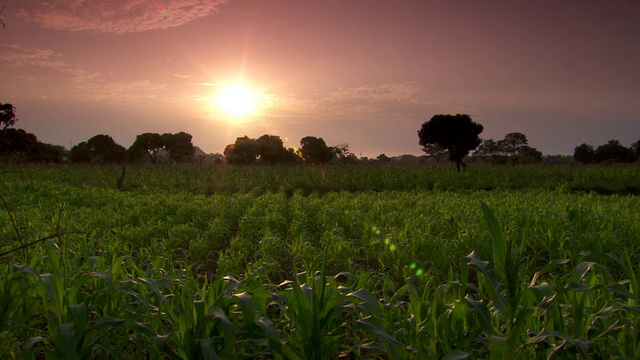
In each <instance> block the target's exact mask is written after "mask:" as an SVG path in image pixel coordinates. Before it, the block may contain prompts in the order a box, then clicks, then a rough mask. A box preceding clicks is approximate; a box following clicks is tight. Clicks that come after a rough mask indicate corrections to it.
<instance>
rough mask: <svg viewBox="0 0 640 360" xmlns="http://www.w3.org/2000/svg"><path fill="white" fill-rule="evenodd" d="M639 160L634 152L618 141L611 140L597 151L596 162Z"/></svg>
mask: <svg viewBox="0 0 640 360" xmlns="http://www.w3.org/2000/svg"><path fill="white" fill-rule="evenodd" d="M636 160H637V157H636V155H635V154H634V152H633V150H631V149H629V148H626V147H624V146H622V144H620V141H618V140H610V141H609V142H608V143H606V144H604V145H600V146H598V148H597V149H596V162H604V161H607V162H625V163H629V162H634V161H636Z"/></svg>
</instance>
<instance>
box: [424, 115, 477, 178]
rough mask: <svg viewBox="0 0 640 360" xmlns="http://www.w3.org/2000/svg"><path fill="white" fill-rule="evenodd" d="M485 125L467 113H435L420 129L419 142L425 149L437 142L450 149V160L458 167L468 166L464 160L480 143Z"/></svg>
mask: <svg viewBox="0 0 640 360" xmlns="http://www.w3.org/2000/svg"><path fill="white" fill-rule="evenodd" d="M482 130H483V126H482V125H480V124H478V123H475V122H473V121H472V120H471V117H470V116H469V115H466V114H457V115H434V116H433V117H432V118H431V120H429V121H427V122H425V123H424V124H422V128H421V129H420V130H418V138H419V139H420V141H419V144H420V146H422V148H423V150H424V149H426V146H427V145H428V144H437V145H439V146H441V147H442V148H444V149H447V150H448V151H449V160H450V161H452V162H454V163H455V164H456V168H457V169H458V171H460V169H461V168H466V165H465V164H464V162H463V161H462V160H463V159H464V157H465V156H467V155H469V151H471V150H473V149H475V148H477V147H478V145H480V142H481V140H480V138H479V137H478V135H480V133H481V132H482Z"/></svg>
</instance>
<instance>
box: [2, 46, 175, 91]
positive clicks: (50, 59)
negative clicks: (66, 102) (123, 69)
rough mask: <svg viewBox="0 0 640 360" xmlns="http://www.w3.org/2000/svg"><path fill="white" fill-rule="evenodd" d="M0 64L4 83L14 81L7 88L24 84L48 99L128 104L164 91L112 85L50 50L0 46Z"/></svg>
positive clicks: (140, 84) (150, 85)
mask: <svg viewBox="0 0 640 360" xmlns="http://www.w3.org/2000/svg"><path fill="white" fill-rule="evenodd" d="M0 61H1V62H2V63H3V64H4V66H3V67H2V68H0V78H2V79H3V80H4V81H5V82H11V81H14V80H15V79H17V82H16V84H15V85H14V86H9V88H12V87H14V88H15V87H19V86H21V85H22V84H21V83H24V82H25V81H27V82H29V83H31V84H32V85H33V86H32V90H31V91H30V93H31V94H32V95H36V96H46V97H47V98H50V97H60V98H68V97H69V96H71V97H72V98H74V99H77V100H101V101H113V102H129V101H132V100H140V99H150V98H156V97H157V96H158V94H159V92H160V91H162V90H165V89H166V88H167V85H165V84H161V83H156V82H153V81H149V80H132V81H113V80H111V76H109V75H108V74H104V73H102V72H95V71H88V70H86V69H85V68H83V67H81V66H78V65H70V64H68V63H67V62H65V61H64V56H63V55H62V54H60V53H58V52H56V51H53V50H51V49H39V48H35V47H23V46H20V45H17V44H8V45H6V44H1V45H0ZM51 70H54V71H51ZM36 83H37V84H38V85H34V84H36Z"/></svg>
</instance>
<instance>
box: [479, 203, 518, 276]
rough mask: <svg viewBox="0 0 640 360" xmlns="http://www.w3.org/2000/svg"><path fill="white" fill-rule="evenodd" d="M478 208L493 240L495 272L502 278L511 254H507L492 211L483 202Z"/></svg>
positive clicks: (505, 244) (502, 234)
mask: <svg viewBox="0 0 640 360" xmlns="http://www.w3.org/2000/svg"><path fill="white" fill-rule="evenodd" d="M480 207H481V208H482V213H483V215H484V220H485V222H486V223H487V226H488V227H489V232H490V233H491V237H492V238H493V265H494V266H495V267H496V270H497V271H498V272H499V273H500V274H501V275H503V276H504V275H506V272H507V271H508V270H509V269H507V265H508V263H509V262H508V259H507V257H508V256H511V254H507V240H506V238H505V236H504V233H503V232H502V227H501V226H500V223H498V220H497V219H496V217H495V215H494V214H493V211H491V209H490V208H489V207H488V206H487V205H486V204H485V203H483V202H480Z"/></svg>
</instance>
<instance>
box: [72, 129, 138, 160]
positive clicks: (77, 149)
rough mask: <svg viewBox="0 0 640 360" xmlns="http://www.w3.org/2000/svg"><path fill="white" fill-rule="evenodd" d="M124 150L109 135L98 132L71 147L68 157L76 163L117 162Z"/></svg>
mask: <svg viewBox="0 0 640 360" xmlns="http://www.w3.org/2000/svg"><path fill="white" fill-rule="evenodd" d="M125 151H126V149H125V148H124V147H123V146H121V145H118V144H117V143H116V142H115V141H114V140H113V138H112V137H111V136H109V135H104V134H100V135H96V136H94V137H92V138H91V139H89V140H87V141H83V142H81V143H79V144H78V145H76V146H74V147H72V148H71V150H70V151H69V158H70V159H71V161H72V162H76V163H82V162H91V163H98V164H108V163H119V162H121V161H122V160H123V159H124V154H125Z"/></svg>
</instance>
